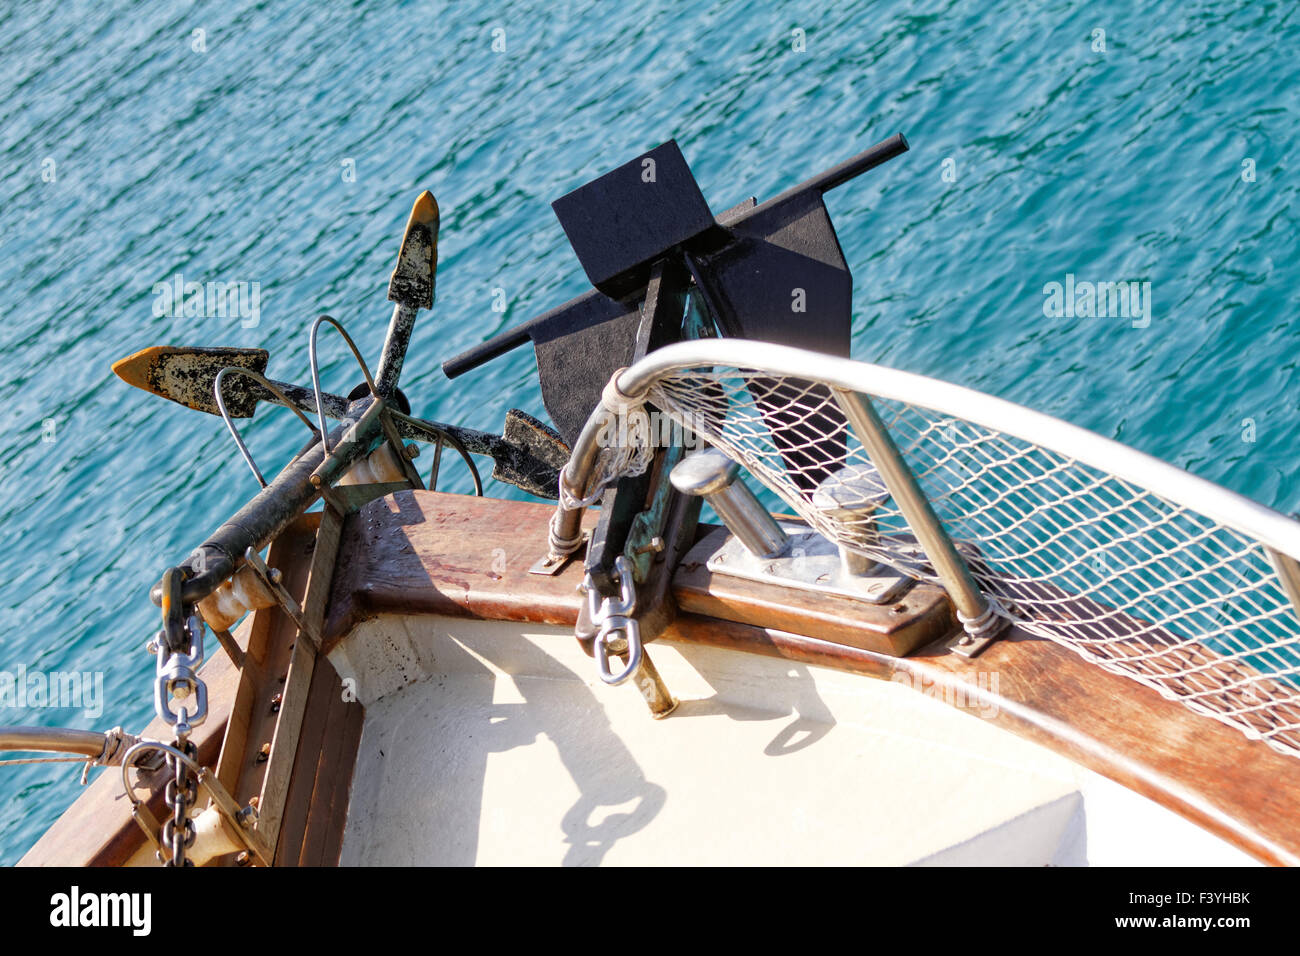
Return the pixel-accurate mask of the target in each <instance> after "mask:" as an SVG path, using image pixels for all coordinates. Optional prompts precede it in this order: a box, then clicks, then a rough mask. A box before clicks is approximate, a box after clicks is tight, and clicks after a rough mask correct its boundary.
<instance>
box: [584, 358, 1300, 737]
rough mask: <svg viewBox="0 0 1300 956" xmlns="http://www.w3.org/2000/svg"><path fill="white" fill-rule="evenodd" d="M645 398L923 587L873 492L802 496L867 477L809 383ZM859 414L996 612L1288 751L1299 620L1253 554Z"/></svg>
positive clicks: (994, 445) (1113, 481)
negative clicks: (861, 496)
mask: <svg viewBox="0 0 1300 956" xmlns="http://www.w3.org/2000/svg"><path fill="white" fill-rule="evenodd" d="M648 401H649V402H650V403H651V404H652V405H654V406H657V407H658V408H659V409H662V410H663V411H664V412H665V413H666V414H667V415H668V416H670V417H671V419H673V420H674V421H676V422H677V423H678V424H679V425H681V426H684V427H685V428H687V429H690V430H691V431H694V432H695V433H696V435H697V436H698V437H700V438H703V439H704V440H706V441H707V442H708V443H709V444H712V445H715V446H717V447H718V448H720V449H722V450H723V451H725V452H726V453H727V454H729V455H730V456H731V457H732V458H734V459H735V460H737V461H739V462H740V463H741V464H742V465H744V466H745V467H746V468H747V469H748V470H749V471H750V473H751V474H753V475H754V476H755V477H756V478H758V479H759V481H761V482H762V483H763V484H764V485H766V486H767V487H768V488H769V489H771V490H772V491H773V492H774V493H775V494H777V495H778V496H780V498H781V499H782V500H783V501H784V502H785V503H786V504H788V505H789V506H790V507H791V508H793V509H794V510H795V511H796V512H797V513H798V514H799V515H800V516H801V517H802V518H804V519H805V520H806V521H808V522H809V523H810V524H811V525H813V526H814V527H816V528H817V530H819V531H820V532H821V533H822V534H824V535H826V536H827V537H828V538H830V539H831V540H834V541H836V542H837V543H841V544H846V545H849V546H850V547H853V548H855V549H856V550H859V551H862V552H864V553H866V554H868V555H870V556H871V557H873V558H875V559H877V560H880V561H883V562H886V563H888V564H890V565H893V566H894V567H896V568H898V569H900V570H903V571H905V572H906V573H908V574H910V575H911V576H913V577H915V578H917V579H920V580H926V581H931V582H934V583H939V582H938V579H937V577H936V575H935V572H934V569H933V568H932V567H931V566H930V564H929V563H928V561H927V560H926V558H925V555H924V554H923V553H922V552H921V550H920V549H919V547H918V546H917V545H916V543H915V539H914V538H913V537H912V536H911V534H910V532H909V529H908V525H907V522H906V520H905V519H904V518H903V516H902V515H901V514H900V513H899V511H898V509H897V508H896V507H895V505H894V503H893V501H892V500H890V499H889V498H888V496H887V493H884V492H883V491H882V492H881V493H880V494H879V495H877V496H875V497H874V498H873V500H875V501H876V502H878V504H877V507H876V510H875V512H874V516H873V517H872V518H864V517H862V516H861V513H860V512H859V513H858V514H857V515H856V516H854V515H852V514H849V513H848V512H847V511H846V510H844V509H843V508H842V507H841V508H840V509H839V510H836V509H834V508H828V507H827V498H826V496H825V495H824V493H823V494H818V493H817V492H816V489H817V487H818V486H819V485H822V484H823V483H824V482H825V481H826V480H827V479H828V478H831V480H832V484H834V482H835V478H833V477H832V476H835V475H840V476H842V475H843V474H844V472H843V471H842V469H844V468H845V467H849V468H851V469H853V470H854V471H855V472H857V474H858V476H859V477H862V476H864V475H867V476H869V475H870V474H872V473H874V470H873V469H872V466H871V463H870V460H869V458H868V457H867V454H866V452H865V451H864V450H863V448H862V447H861V445H860V444H858V441H857V439H856V437H855V436H854V435H853V433H852V431H851V429H849V428H848V427H847V425H846V422H845V419H844V416H843V414H842V413H841V412H840V410H839V408H838V406H837V405H836V403H835V400H834V398H833V396H832V393H831V391H830V390H829V389H828V388H827V387H826V386H824V385H819V384H815V383H811V382H807V381H804V380H800V379H794V378H785V377H774V376H772V375H770V374H766V373H762V372H752V371H747V370H743V369H735V370H712V371H708V370H688V371H681V372H675V373H672V374H671V375H669V376H668V377H666V378H664V379H662V380H660V382H659V383H658V384H657V385H656V386H655V388H654V389H653V390H652V391H651V392H650V395H649V398H648ZM873 404H874V406H875V409H876V411H877V413H878V414H879V415H880V417H881V419H882V420H883V422H884V423H885V425H886V426H887V429H888V431H889V433H890V435H891V436H892V438H893V440H894V442H895V444H897V446H898V448H899V450H900V451H901V452H902V455H903V457H904V459H905V460H906V462H907V463H908V465H909V466H910V467H911V469H912V471H913V473H914V474H915V475H916V476H917V479H918V481H919V483H920V485H921V488H922V490H923V491H924V492H925V494H926V495H927V497H928V498H929V500H930V502H931V503H932V505H933V507H934V510H935V512H936V514H937V515H938V517H939V518H940V520H941V521H942V522H943V524H944V526H945V527H946V528H947V530H948V532H949V534H950V535H951V536H952V538H953V540H954V542H955V543H956V545H957V549H958V551H959V552H960V553H962V554H963V556H964V557H965V558H966V560H967V563H968V564H969V566H970V568H971V571H972V573H973V574H974V576H975V578H976V580H977V581H978V583H979V584H980V586H981V587H982V588H983V589H984V591H985V592H986V593H987V594H989V595H991V596H992V597H994V598H995V599H996V602H997V604H998V605H1000V607H999V608H998V611H999V613H1001V614H1003V615H1004V616H1006V617H1008V618H1010V619H1011V620H1012V621H1013V622H1014V623H1016V624H1018V625H1019V626H1020V627H1022V628H1023V629H1024V630H1026V631H1029V632H1031V633H1032V634H1035V635H1038V636H1041V637H1043V638H1046V639H1048V640H1051V641H1054V642H1056V643H1057V644H1061V645H1064V646H1065V647H1068V648H1070V649H1071V650H1073V651H1075V652H1077V653H1078V654H1080V655H1081V656H1083V657H1084V658H1086V659H1088V660H1090V661H1092V662H1094V663H1096V664H1097V665H1099V666H1101V667H1103V668H1105V669H1106V670H1108V671H1112V672H1114V673H1117V674H1121V675H1124V676H1126V677H1129V678H1132V679H1133V680H1136V681H1139V682H1140V683H1142V684H1145V685H1147V686H1148V687H1152V688H1154V689H1155V690H1157V691H1159V692H1160V693H1161V694H1162V695H1163V696H1165V697H1167V698H1170V699H1174V700H1178V701H1181V702H1182V703H1184V704H1185V705H1186V706H1187V707H1189V708H1191V709H1192V710H1194V711H1195V712H1197V713H1199V714H1203V715H1206V716H1209V717H1213V718H1215V719H1217V720H1220V721H1222V722H1224V723H1226V724H1229V725H1230V726H1233V727H1235V728H1237V729H1239V730H1240V731H1241V732H1243V733H1244V734H1245V735H1246V736H1248V737H1250V738H1252V739H1262V740H1265V741H1267V742H1268V743H1269V744H1270V745H1271V746H1272V747H1274V748H1275V749H1277V750H1279V751H1282V752H1284V753H1287V754H1291V755H1300V680H1298V679H1297V672H1298V671H1300V646H1298V645H1300V621H1298V620H1297V617H1296V612H1295V610H1294V609H1293V608H1292V605H1291V603H1290V601H1289V599H1288V598H1287V596H1286V593H1285V592H1284V590H1283V588H1282V586H1281V584H1280V582H1279V579H1278V577H1277V573H1276V571H1275V570H1274V567H1273V565H1272V564H1271V558H1270V554H1269V552H1268V551H1267V550H1266V549H1265V548H1264V547H1263V546H1262V545H1260V544H1259V543H1258V542H1256V541H1254V540H1252V539H1250V538H1249V537H1247V536H1245V535H1243V534H1241V533H1239V532H1237V531H1235V530H1233V529H1232V528H1229V527H1225V526H1223V525H1221V524H1218V523H1216V522H1215V521H1212V520H1210V519H1209V518H1207V517H1205V516H1203V515H1201V514H1198V513H1196V512H1194V511H1191V510H1188V509H1187V508H1185V507H1181V506H1179V505H1177V504H1175V503H1173V502H1171V501H1168V500H1166V499H1164V498H1161V497H1159V496H1158V495H1155V494H1153V493H1151V492H1150V491H1147V490H1145V489H1143V488H1141V487H1137V486H1135V485H1133V484H1131V483H1128V482H1126V481H1123V480H1121V479H1119V478H1116V477H1114V476H1112V475H1109V474H1106V473H1105V472H1103V471H1100V470H1098V469H1096V468H1093V467H1091V466H1089V465H1085V464H1083V463H1081V462H1079V461H1077V460H1074V459H1072V458H1070V457H1068V456H1066V455H1063V454H1059V453H1057V452H1054V451H1052V450H1050V449H1048V448H1043V447H1040V446H1038V445H1035V444H1032V443H1030V442H1027V441H1022V440H1020V439H1018V438H1014V437H1012V436H1009V435H1006V434H1003V433H1000V432H997V431H993V430H990V429H988V428H985V427H983V426H981V425H978V424H975V423H972V422H969V421H965V420H962V419H960V418H955V417H952V416H948V415H941V414H939V413H936V412H933V411H930V410H928V409H925V408H922V407H917V406H915V405H910V404H904V403H900V402H891V401H886V400H883V399H874V400H873ZM630 434H632V435H633V437H634V438H640V437H643V436H644V435H645V434H648V433H646V432H641V431H636V430H633V431H632V432H631V433H630ZM624 457H625V458H626V460H627V461H630V462H637V463H640V462H641V461H642V460H643V458H642V457H638V456H636V455H632V456H626V455H624ZM608 474H609V473H608V472H607V475H608ZM877 481H878V479H877ZM856 487H858V488H861V487H862V484H861V483H859V484H858V485H856ZM839 497H840V501H839V504H840V505H841V506H842V505H843V496H842V495H841V496H839Z"/></svg>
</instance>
